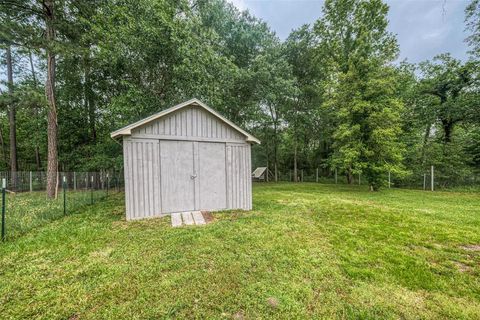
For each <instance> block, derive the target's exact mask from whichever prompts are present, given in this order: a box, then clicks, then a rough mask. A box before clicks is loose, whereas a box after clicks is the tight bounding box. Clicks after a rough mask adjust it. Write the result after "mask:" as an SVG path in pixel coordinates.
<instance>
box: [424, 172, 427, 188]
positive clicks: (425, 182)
mask: <svg viewBox="0 0 480 320" xmlns="http://www.w3.org/2000/svg"><path fill="white" fill-rule="evenodd" d="M426 189H427V174H426V173H424V174H423V190H426Z"/></svg>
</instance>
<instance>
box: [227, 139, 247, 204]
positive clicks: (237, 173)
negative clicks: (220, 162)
mask: <svg viewBox="0 0 480 320" xmlns="http://www.w3.org/2000/svg"><path fill="white" fill-rule="evenodd" d="M250 171H251V164H250V145H249V144H247V143H243V144H237V143H227V145H226V175H227V182H226V185H227V207H228V208H229V209H244V210H249V209H251V206H252V205H251V203H252V193H251V177H250Z"/></svg>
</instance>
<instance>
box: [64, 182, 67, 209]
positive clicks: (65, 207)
mask: <svg viewBox="0 0 480 320" xmlns="http://www.w3.org/2000/svg"><path fill="white" fill-rule="evenodd" d="M63 215H64V216H65V215H67V177H66V176H63Z"/></svg>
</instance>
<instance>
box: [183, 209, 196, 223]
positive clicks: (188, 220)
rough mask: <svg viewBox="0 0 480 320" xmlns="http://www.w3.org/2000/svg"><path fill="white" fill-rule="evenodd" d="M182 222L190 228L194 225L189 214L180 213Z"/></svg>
mask: <svg viewBox="0 0 480 320" xmlns="http://www.w3.org/2000/svg"><path fill="white" fill-rule="evenodd" d="M182 220H183V223H184V224H185V225H187V226H191V225H194V224H195V222H194V221H193V218H192V213H191V212H182Z"/></svg>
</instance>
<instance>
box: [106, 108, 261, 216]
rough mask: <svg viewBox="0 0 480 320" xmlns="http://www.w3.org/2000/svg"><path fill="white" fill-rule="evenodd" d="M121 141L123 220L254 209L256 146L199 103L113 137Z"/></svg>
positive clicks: (147, 120) (172, 110) (169, 111)
mask: <svg viewBox="0 0 480 320" xmlns="http://www.w3.org/2000/svg"><path fill="white" fill-rule="evenodd" d="M111 137H112V138H114V139H118V138H122V139H123V154H124V172H125V203H126V217H127V220H132V219H142V218H148V217H155V216H162V215H165V214H170V213H176V212H186V211H198V210H210V211H213V210H223V209H244V210H250V209H251V208H252V186H251V178H250V173H251V150H250V146H251V144H254V143H260V141H259V140H258V139H257V138H255V137H254V136H252V135H250V134H249V133H247V132H246V131H244V130H243V129H241V128H240V127H238V126H237V125H235V124H234V123H232V122H230V121H229V120H227V119H226V118H224V117H223V116H221V115H220V114H219V113H217V112H216V111H214V110H213V109H211V108H209V107H208V106H207V105H205V104H204V103H202V102H201V101H199V100H197V99H192V100H189V101H186V102H184V103H181V104H178V105H176V106H174V107H172V108H169V109H167V110H164V111H162V112H159V113H157V114H154V115H152V116H150V117H148V118H145V119H143V120H141V121H138V122H135V123H133V124H131V125H128V126H126V127H124V128H122V129H119V130H117V131H115V132H113V133H112V134H111Z"/></svg>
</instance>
